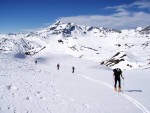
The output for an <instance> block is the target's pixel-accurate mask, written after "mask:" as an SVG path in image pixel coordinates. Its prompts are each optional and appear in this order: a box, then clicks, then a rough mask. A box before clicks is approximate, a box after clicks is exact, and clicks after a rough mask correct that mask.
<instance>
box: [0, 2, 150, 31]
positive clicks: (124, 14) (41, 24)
mask: <svg viewBox="0 0 150 113" xmlns="http://www.w3.org/2000/svg"><path fill="white" fill-rule="evenodd" d="M56 20H61V21H63V22H75V23H77V24H82V25H90V26H98V27H100V26H104V27H108V28H115V29H126V28H127V29H130V28H135V27H137V26H142V27H145V26H148V25H150V1H149V0H0V33H1V34H2V33H16V32H30V31H36V30H39V29H43V28H46V27H47V26H49V25H51V24H52V23H54V22H55V21H56Z"/></svg>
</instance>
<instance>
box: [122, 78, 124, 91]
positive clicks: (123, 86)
mask: <svg viewBox="0 0 150 113" xmlns="http://www.w3.org/2000/svg"><path fill="white" fill-rule="evenodd" d="M122 92H123V93H124V79H123V89H122Z"/></svg>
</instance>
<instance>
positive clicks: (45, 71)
mask: <svg viewBox="0 0 150 113" xmlns="http://www.w3.org/2000/svg"><path fill="white" fill-rule="evenodd" d="M35 61H37V64H35ZM58 63H59V64H60V70H57V64H58ZM72 66H75V73H72ZM116 67H117V68H118V67H119V68H121V69H122V70H123V76H124V78H125V79H124V80H122V82H121V83H122V92H119V93H118V92H115V91H114V90H113V86H114V81H113V71H112V69H114V68H116ZM149 69H150V26H148V27H146V28H141V27H138V28H136V29H131V30H120V31H117V30H113V29H107V28H104V27H100V28H98V27H92V26H83V25H76V24H75V23H62V22H60V21H58V22H56V23H54V24H53V25H51V26H49V27H48V28H46V29H43V30H41V31H37V32H31V33H28V34H24V33H17V34H12V33H10V34H8V35H0V113H150V89H149V85H150V75H149V73H150V70H149Z"/></svg>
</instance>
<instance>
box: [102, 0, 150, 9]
mask: <svg viewBox="0 0 150 113" xmlns="http://www.w3.org/2000/svg"><path fill="white" fill-rule="evenodd" d="M132 7H136V8H137V9H150V1H136V2H133V3H132V4H123V5H119V6H108V7H106V8H105V9H114V10H116V11H126V10H129V9H130V8H132Z"/></svg>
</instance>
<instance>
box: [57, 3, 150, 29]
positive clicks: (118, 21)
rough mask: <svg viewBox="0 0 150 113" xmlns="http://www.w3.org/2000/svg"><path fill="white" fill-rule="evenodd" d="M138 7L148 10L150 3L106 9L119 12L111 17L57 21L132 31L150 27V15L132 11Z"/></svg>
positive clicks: (83, 16)
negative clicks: (132, 29)
mask: <svg viewBox="0 0 150 113" xmlns="http://www.w3.org/2000/svg"><path fill="white" fill-rule="evenodd" d="M135 6H136V7H137V8H138V9H142V8H144V9H145V8H147V9H149V7H148V6H150V2H149V1H137V2H134V3H132V4H123V5H119V6H113V7H110V6H109V7H106V8H105V10H106V9H107V10H108V9H113V10H114V11H117V12H115V13H113V14H110V15H88V16H87V15H79V16H71V17H60V18H58V19H57V20H60V21H62V22H75V23H77V24H81V25H89V26H97V27H107V28H114V29H131V28H136V27H139V26H140V27H146V26H149V25H150V19H149V18H150V13H148V12H144V11H142V10H141V11H138V12H135V11H132V10H130V8H132V7H135Z"/></svg>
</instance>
